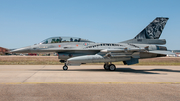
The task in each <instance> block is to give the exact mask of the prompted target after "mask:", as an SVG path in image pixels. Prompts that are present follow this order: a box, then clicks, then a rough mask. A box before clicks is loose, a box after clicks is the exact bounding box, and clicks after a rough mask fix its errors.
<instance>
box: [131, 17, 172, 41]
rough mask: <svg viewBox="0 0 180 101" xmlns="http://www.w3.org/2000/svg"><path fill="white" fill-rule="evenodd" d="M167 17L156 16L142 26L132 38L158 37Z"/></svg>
mask: <svg viewBox="0 0 180 101" xmlns="http://www.w3.org/2000/svg"><path fill="white" fill-rule="evenodd" d="M168 19H169V18H165V17H157V18H156V19H154V20H153V21H152V22H151V23H150V24H149V25H148V26H147V27H146V28H144V29H143V30H142V31H141V32H140V33H139V34H138V35H137V36H136V37H135V38H134V39H159V37H160V36H161V33H162V31H163V29H164V27H165V25H166V22H167V20H168Z"/></svg>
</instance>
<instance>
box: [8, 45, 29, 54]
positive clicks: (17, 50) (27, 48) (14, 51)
mask: <svg viewBox="0 0 180 101" xmlns="http://www.w3.org/2000/svg"><path fill="white" fill-rule="evenodd" d="M30 48H31V47H30V46H28V47H23V48H19V49H15V50H12V51H10V52H12V53H29V52H30Z"/></svg>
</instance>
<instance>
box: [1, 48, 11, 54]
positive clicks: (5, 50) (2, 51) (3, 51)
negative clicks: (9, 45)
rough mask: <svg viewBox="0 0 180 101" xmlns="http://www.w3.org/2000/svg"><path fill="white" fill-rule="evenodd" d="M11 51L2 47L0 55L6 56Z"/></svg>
mask: <svg viewBox="0 0 180 101" xmlns="http://www.w3.org/2000/svg"><path fill="white" fill-rule="evenodd" d="M8 52H9V50H8V49H6V48H3V47H0V55H4V54H5V53H8Z"/></svg>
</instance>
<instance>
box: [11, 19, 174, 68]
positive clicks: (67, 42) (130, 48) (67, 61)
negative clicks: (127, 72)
mask: <svg viewBox="0 0 180 101" xmlns="http://www.w3.org/2000/svg"><path fill="white" fill-rule="evenodd" d="M168 19H169V18H165V17H157V18H156V19H154V20H153V21H152V22H151V23H150V24H149V25H148V26H147V27H146V28H144V29H143V30H142V31H141V32H140V33H139V34H138V35H137V36H135V37H134V38H133V39H130V40H127V41H123V42H119V43H95V42H92V41H89V40H85V39H82V38H77V37H62V36H60V37H51V38H48V39H46V40H44V41H42V42H40V43H39V44H35V45H32V46H28V47H24V48H20V49H15V50H12V51H11V52H13V53H41V52H56V53H57V54H58V58H59V59H60V62H61V63H64V66H63V70H68V66H72V65H81V64H85V63H99V62H103V63H104V69H105V70H110V71H114V70H116V66H115V65H114V64H112V62H119V61H123V63H124V65H133V64H137V63H139V59H144V58H155V57H164V56H166V55H167V54H174V53H171V52H169V51H167V48H166V47H165V46H159V45H164V44H166V40H165V39H159V37H160V36H161V33H162V31H163V29H164V27H165V25H166V22H167V20H168Z"/></svg>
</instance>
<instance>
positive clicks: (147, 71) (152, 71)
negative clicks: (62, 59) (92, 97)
mask: <svg viewBox="0 0 180 101" xmlns="http://www.w3.org/2000/svg"><path fill="white" fill-rule="evenodd" d="M29 70H30V71H64V70H62V69H29ZM67 71H88V72H121V73H137V74H162V73H157V72H158V71H159V72H177V73H180V70H171V69H138V70H136V69H132V68H116V71H108V70H104V69H69V70H67Z"/></svg>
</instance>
